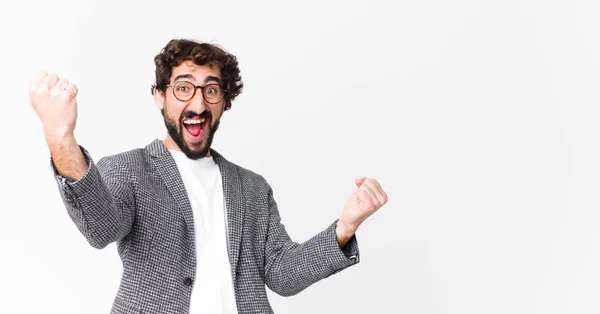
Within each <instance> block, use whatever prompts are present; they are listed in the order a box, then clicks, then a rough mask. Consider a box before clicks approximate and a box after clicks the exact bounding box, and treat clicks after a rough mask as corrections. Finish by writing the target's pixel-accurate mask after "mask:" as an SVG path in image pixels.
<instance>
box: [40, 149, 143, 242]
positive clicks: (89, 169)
mask: <svg viewBox="0 0 600 314" xmlns="http://www.w3.org/2000/svg"><path fill="white" fill-rule="evenodd" d="M73 154H75V155H78V156H80V157H81V159H82V160H83V162H84V163H85V165H86V166H85V167H86V168H85V171H84V172H83V174H82V175H80V176H78V175H75V176H72V175H71V176H68V177H67V176H63V175H61V173H60V172H59V170H58V163H57V162H56V161H55V157H54V156H52V159H51V166H52V170H53V172H54V176H55V178H56V180H57V183H58V188H59V191H60V194H61V197H62V200H63V203H64V205H65V208H66V209H67V212H68V214H69V216H70V217H71V220H73V222H74V223H75V225H76V226H77V228H78V229H79V231H80V232H81V233H82V234H83V235H84V237H85V238H86V240H87V241H88V242H89V243H90V245H92V246H93V247H95V248H98V249H101V248H104V247H106V246H107V245H108V244H110V243H112V242H115V241H117V240H120V239H122V238H123V237H125V236H126V235H127V234H128V233H129V231H130V230H131V227H132V225H133V220H134V214H135V211H134V208H135V204H134V188H133V182H134V181H133V177H132V176H131V175H130V173H129V170H128V169H127V168H125V167H124V166H123V165H121V164H120V163H119V162H118V161H117V160H115V159H114V157H113V158H102V159H100V161H99V162H98V165H96V164H95V163H94V161H93V159H92V157H91V156H90V154H89V152H88V151H87V150H86V149H85V148H83V147H81V146H77V153H75V152H74V153H73ZM71 158H72V157H66V158H65V159H71ZM77 170H79V169H77ZM77 170H76V171H77ZM73 178H79V179H78V180H76V181H74V180H73Z"/></svg>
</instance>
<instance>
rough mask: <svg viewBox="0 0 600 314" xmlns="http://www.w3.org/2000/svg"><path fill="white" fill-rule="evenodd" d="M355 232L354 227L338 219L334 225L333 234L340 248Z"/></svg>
mask: <svg viewBox="0 0 600 314" xmlns="http://www.w3.org/2000/svg"><path fill="white" fill-rule="evenodd" d="M355 233H356V228H354V227H352V226H347V225H346V224H344V223H343V222H342V221H341V220H338V221H337V223H336V227H335V235H336V239H337V242H338V245H339V246H340V248H343V247H344V246H346V244H347V243H348V241H350V239H352V237H353V236H354V234H355Z"/></svg>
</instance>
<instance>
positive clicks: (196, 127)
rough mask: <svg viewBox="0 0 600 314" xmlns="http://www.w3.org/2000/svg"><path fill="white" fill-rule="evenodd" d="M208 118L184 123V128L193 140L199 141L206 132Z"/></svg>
mask: <svg viewBox="0 0 600 314" xmlns="http://www.w3.org/2000/svg"><path fill="white" fill-rule="evenodd" d="M208 121H209V120H207V119H206V118H193V119H187V120H184V121H183V126H184V128H185V129H186V130H187V132H188V134H189V135H190V136H191V137H192V139H199V138H200V137H201V136H202V135H203V134H204V133H205V131H206V124H207V122H208Z"/></svg>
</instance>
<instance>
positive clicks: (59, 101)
mask: <svg viewBox="0 0 600 314" xmlns="http://www.w3.org/2000/svg"><path fill="white" fill-rule="evenodd" d="M77 92H78V90H77V86H75V85H74V84H70V83H69V81H67V80H65V79H60V78H59V77H58V75H56V74H53V73H50V74H49V73H46V72H41V73H39V74H38V75H37V76H36V77H35V78H34V79H33V81H32V82H31V86H30V88H29V100H30V102H31V105H32V106H33V109H34V110H35V112H36V113H37V115H38V116H39V118H40V120H41V122H42V126H43V128H44V135H45V136H46V139H47V140H51V141H60V140H61V139H63V138H65V137H69V136H72V135H73V132H74V130H75V124H76V121H77V99H76V97H77Z"/></svg>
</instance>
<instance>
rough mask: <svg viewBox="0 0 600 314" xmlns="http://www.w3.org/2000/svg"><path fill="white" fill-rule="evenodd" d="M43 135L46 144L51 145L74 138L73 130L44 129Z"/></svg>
mask: <svg viewBox="0 0 600 314" xmlns="http://www.w3.org/2000/svg"><path fill="white" fill-rule="evenodd" d="M44 137H45V138H46V142H47V143H48V145H51V146H56V145H62V144H67V143H70V142H73V141H74V140H75V135H74V134H73V132H67V131H56V130H52V131H50V130H44Z"/></svg>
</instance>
